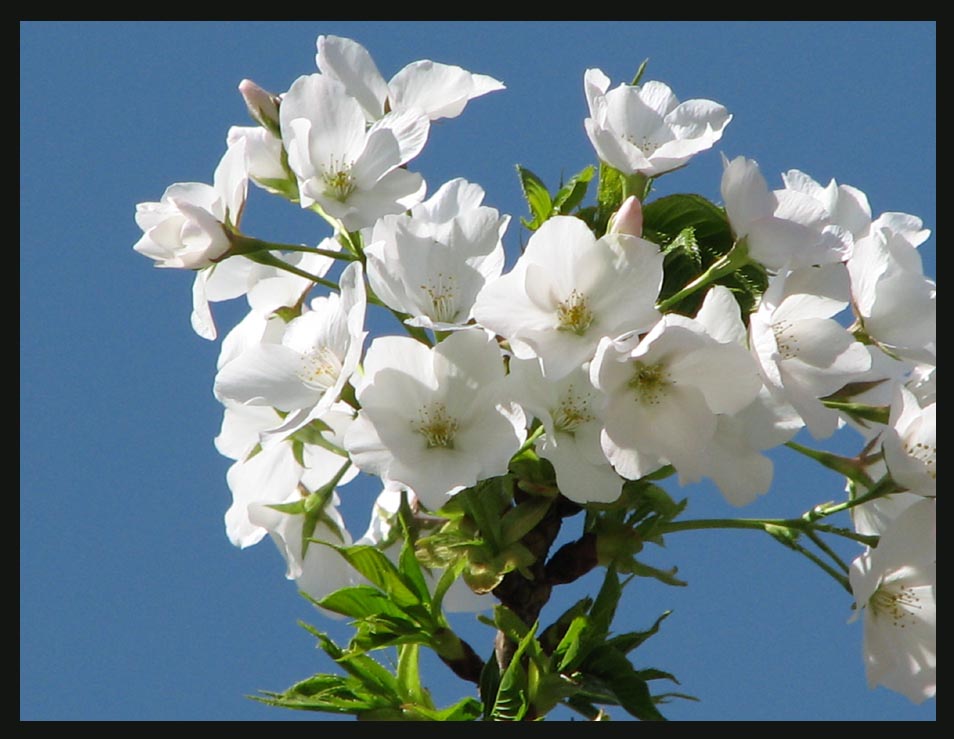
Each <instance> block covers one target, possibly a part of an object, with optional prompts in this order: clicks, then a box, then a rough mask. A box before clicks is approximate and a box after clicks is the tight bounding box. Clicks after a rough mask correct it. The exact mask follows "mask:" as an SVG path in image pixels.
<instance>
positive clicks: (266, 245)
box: [229, 233, 358, 262]
mask: <svg viewBox="0 0 954 739" xmlns="http://www.w3.org/2000/svg"><path fill="white" fill-rule="evenodd" d="M229 241H231V243H232V249H231V253H232V254H241V255H243V256H247V257H249V258H252V255H253V254H258V253H261V252H272V251H297V252H304V253H305V254H320V255H321V256H323V257H328V258H330V259H341V260H343V261H345V262H354V261H356V260H357V259H358V257H356V256H355V255H354V254H349V253H347V252H344V251H332V250H330V249H321V248H319V247H317V246H305V245H303V244H277V243H275V242H272V241H263V240H262V239H257V238H255V237H254V236H246V235H245V234H239V233H233V234H231V235H230V236H229Z"/></svg>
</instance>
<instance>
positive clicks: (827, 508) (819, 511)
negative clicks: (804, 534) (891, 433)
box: [802, 475, 904, 523]
mask: <svg viewBox="0 0 954 739" xmlns="http://www.w3.org/2000/svg"><path fill="white" fill-rule="evenodd" d="M900 492H904V488H902V487H900V486H899V485H898V484H897V483H896V482H895V481H894V480H892V479H891V478H890V477H889V476H888V475H885V476H884V477H883V478H881V480H879V481H878V483H877V484H876V485H875V486H874V487H872V488H870V489H869V490H868V492H867V493H865V494H864V495H859V496H858V497H857V498H852V499H851V500H846V501H845V502H844V503H825V504H823V505H817V506H815V507H814V508H812V509H811V510H810V511H808V512H807V513H805V515H803V516H802V519H803V520H805V521H807V522H808V523H814V522H815V521H817V520H818V519H819V518H825V517H826V516H832V515H834V514H836V513H841V512H842V511H847V510H850V509H851V508H854V507H855V506H859V505H863V504H865V503H870V502H871V501H873V500H877V499H878V498H884V497H886V496H888V495H891V494H892V493H900Z"/></svg>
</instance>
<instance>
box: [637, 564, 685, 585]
mask: <svg viewBox="0 0 954 739" xmlns="http://www.w3.org/2000/svg"><path fill="white" fill-rule="evenodd" d="M620 570H621V571H623V572H628V573H630V574H632V575H637V576H639V577H651V578H653V579H655V580H659V582H662V583H665V584H666V585H672V586H674V587H685V586H686V585H687V584H688V583H687V582H686V581H685V580H680V579H679V578H678V577H676V573H677V572H679V568H678V567H675V566H673V567H670V568H669V569H668V570H663V569H660V568H658V567H653V566H651V565H648V564H646V563H645V562H639V561H638V560H635V559H633V560H630V561H629V562H627V563H625V566H624V565H620Z"/></svg>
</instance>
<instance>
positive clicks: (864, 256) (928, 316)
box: [847, 213, 937, 364]
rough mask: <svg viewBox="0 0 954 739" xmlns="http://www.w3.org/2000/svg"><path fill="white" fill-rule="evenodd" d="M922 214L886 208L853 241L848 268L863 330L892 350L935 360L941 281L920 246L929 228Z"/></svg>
mask: <svg viewBox="0 0 954 739" xmlns="http://www.w3.org/2000/svg"><path fill="white" fill-rule="evenodd" d="M922 226H923V224H922V222H921V219H920V218H917V217H915V216H911V215H908V214H906V213H884V214H882V215H881V216H879V217H878V218H877V219H876V220H875V221H874V222H872V224H871V229H870V231H869V233H868V234H867V235H866V236H865V237H864V238H861V239H858V240H857V241H856V242H855V248H854V250H853V252H852V255H851V259H849V260H848V262H847V266H848V272H849V274H850V275H851V296H852V305H853V306H854V309H855V312H856V313H857V315H858V317H859V319H860V320H861V322H862V324H863V326H864V330H865V332H866V333H867V334H868V335H869V336H870V337H871V338H872V339H874V340H875V341H877V342H878V344H879V345H881V346H882V347H884V348H885V349H886V350H887V351H888V352H890V353H892V354H895V355H897V356H899V357H902V358H904V359H910V360H912V361H915V362H926V363H929V364H934V363H936V362H937V286H936V284H935V283H934V281H933V280H930V279H928V278H927V277H926V276H925V274H924V269H923V265H922V263H921V255H920V254H919V253H918V250H917V247H918V246H919V245H920V244H921V243H923V242H924V241H925V240H926V239H927V238H928V237H929V236H930V234H931V232H930V231H929V230H927V229H925V228H923V227H922Z"/></svg>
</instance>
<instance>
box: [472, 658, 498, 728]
mask: <svg viewBox="0 0 954 739" xmlns="http://www.w3.org/2000/svg"><path fill="white" fill-rule="evenodd" d="M477 687H478V690H479V694H480V701H481V704H482V706H483V708H482V711H481V715H483V717H484V718H485V719H487V718H490V716H491V714H492V713H493V710H494V704H495V703H496V701H497V691H498V690H499V689H500V665H499V664H497V659H496V657H494V655H491V656H490V659H488V660H486V661H485V662H484V669H483V670H481V671H480V683H479V684H478V686H477Z"/></svg>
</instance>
